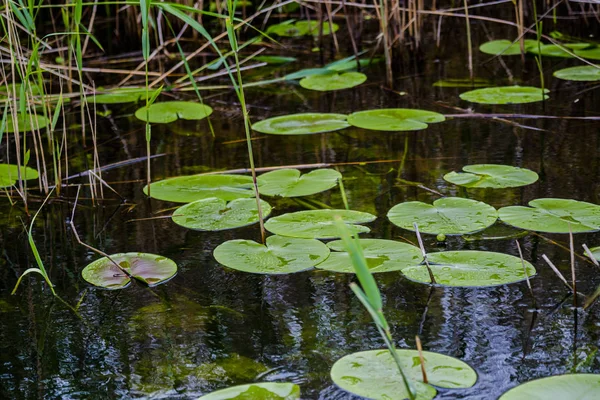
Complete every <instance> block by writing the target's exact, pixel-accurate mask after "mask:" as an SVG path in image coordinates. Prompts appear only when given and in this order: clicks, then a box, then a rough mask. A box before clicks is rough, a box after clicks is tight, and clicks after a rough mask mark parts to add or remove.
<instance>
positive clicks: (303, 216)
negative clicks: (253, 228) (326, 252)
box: [265, 210, 377, 239]
mask: <svg viewBox="0 0 600 400" xmlns="http://www.w3.org/2000/svg"><path fill="white" fill-rule="evenodd" d="M336 217H340V218H341V219H342V221H343V222H344V223H345V224H346V226H347V227H348V230H350V232H351V233H352V234H356V233H365V232H370V231H371V230H370V229H369V228H367V227H366V226H362V225H355V224H366V223H368V222H371V221H373V220H375V219H376V218H377V217H376V216H374V215H373V214H369V213H366V212H361V211H352V210H310V211H298V212H294V213H288V214H283V215H280V216H278V217H274V218H271V219H270V220H268V221H267V223H266V224H265V229H267V230H268V231H269V232H272V233H274V234H276V235H282V236H291V237H298V238H319V239H335V238H338V237H340V236H339V231H338V229H337V226H336V225H335V218H336Z"/></svg>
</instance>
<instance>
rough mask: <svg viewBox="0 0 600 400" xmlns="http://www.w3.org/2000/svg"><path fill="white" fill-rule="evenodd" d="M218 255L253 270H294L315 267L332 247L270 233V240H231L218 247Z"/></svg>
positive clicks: (222, 261) (229, 263)
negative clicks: (257, 241) (258, 241)
mask: <svg viewBox="0 0 600 400" xmlns="http://www.w3.org/2000/svg"><path fill="white" fill-rule="evenodd" d="M213 255H214V257H215V259H216V260H217V261H218V262H219V263H220V264H223V265H225V266H226V267H229V268H233V269H237V270H238V271H244V272H251V273H254V274H269V275H277V274H291V273H294V272H300V271H306V270H308V269H311V268H313V267H314V266H315V265H317V264H319V263H320V262H322V261H323V260H325V259H326V258H327V256H329V248H328V247H327V246H325V245H324V244H323V243H322V242H319V241H318V240H315V239H300V238H292V237H284V236H278V235H275V236H269V237H268V238H267V244H266V246H265V245H262V244H260V243H256V242H255V241H252V240H243V239H237V240H229V241H227V242H225V243H222V244H220V245H219V246H217V247H216V248H215V251H214V253H213Z"/></svg>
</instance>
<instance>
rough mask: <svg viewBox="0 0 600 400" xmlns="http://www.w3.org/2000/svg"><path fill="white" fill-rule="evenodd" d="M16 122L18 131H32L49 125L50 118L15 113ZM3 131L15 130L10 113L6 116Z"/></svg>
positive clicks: (11, 131)
mask: <svg viewBox="0 0 600 400" xmlns="http://www.w3.org/2000/svg"><path fill="white" fill-rule="evenodd" d="M0 118H1V117H0ZM17 123H18V124H19V132H33V131H37V130H40V129H42V128H45V127H47V126H49V125H50V120H49V119H48V118H46V117H44V116H43V115H38V114H21V113H17ZM4 132H6V133H14V132H15V126H14V124H13V119H12V118H11V116H10V115H7V116H6V128H5V130H4Z"/></svg>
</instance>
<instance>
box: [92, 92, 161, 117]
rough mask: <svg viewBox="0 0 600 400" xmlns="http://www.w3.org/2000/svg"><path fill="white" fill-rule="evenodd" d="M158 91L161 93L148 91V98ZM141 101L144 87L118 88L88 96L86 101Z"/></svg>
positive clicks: (118, 102)
mask: <svg viewBox="0 0 600 400" xmlns="http://www.w3.org/2000/svg"><path fill="white" fill-rule="evenodd" d="M160 91H162V89H149V90H148V98H152V97H153V96H154V95H155V94H156V93H157V92H160ZM141 100H146V88H145V87H118V88H114V89H109V90H107V91H104V92H99V94H96V96H91V95H90V96H88V101H95V102H96V104H121V103H133V102H137V101H141ZM138 118H139V117H138ZM144 118H145V116H144ZM140 119H141V118H140Z"/></svg>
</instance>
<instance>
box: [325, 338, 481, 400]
mask: <svg viewBox="0 0 600 400" xmlns="http://www.w3.org/2000/svg"><path fill="white" fill-rule="evenodd" d="M396 353H397V354H398V356H399V358H400V362H401V366H402V370H403V371H404V374H405V375H406V376H407V378H408V379H409V380H410V381H411V382H412V384H413V386H414V388H415V390H416V391H417V399H419V400H428V399H433V398H434V397H435V396H436V394H437V390H436V389H435V388H434V387H433V386H432V385H435V386H438V387H441V388H448V389H458V388H470V387H471V386H473V385H474V384H475V382H476V381H477V373H476V372H475V371H474V370H473V368H471V367H470V366H469V365H468V364H467V363H465V362H463V361H460V360H459V359H456V358H454V357H450V356H446V355H444V354H439V353H434V352H431V351H423V358H424V359H425V361H424V364H425V371H426V372H427V379H428V382H429V383H428V384H427V383H424V382H423V381H422V379H423V374H422V372H421V362H420V357H419V352H418V351H417V350H404V349H402V350H396ZM331 379H332V380H333V382H334V383H335V384H336V385H337V386H339V387H340V388H342V389H343V390H345V391H347V392H350V393H353V394H356V395H358V396H362V397H366V398H369V399H377V400H388V399H405V398H408V393H407V392H406V389H405V387H404V383H403V381H402V377H401V376H400V373H399V372H398V367H397V365H396V363H395V362H394V359H393V357H392V355H391V354H390V352H389V351H388V350H370V351H361V352H358V353H353V354H349V355H347V356H344V357H342V358H340V359H339V360H337V361H336V362H335V364H333V367H331Z"/></svg>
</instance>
